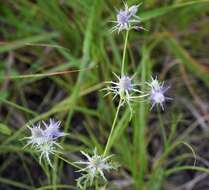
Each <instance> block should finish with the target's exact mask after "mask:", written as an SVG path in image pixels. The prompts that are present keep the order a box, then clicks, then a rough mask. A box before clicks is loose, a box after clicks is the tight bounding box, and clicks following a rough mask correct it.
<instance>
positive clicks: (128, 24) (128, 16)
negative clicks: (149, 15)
mask: <svg viewBox="0 0 209 190" xmlns="http://www.w3.org/2000/svg"><path fill="white" fill-rule="evenodd" d="M124 5H125V9H124V10H119V11H117V16H116V21H113V22H114V23H115V26H114V27H113V28H112V32H114V31H116V30H117V31H118V33H119V32H121V31H122V30H130V29H144V28H143V27H139V26H136V25H135V24H137V23H140V17H138V16H136V13H137V11H138V8H139V6H140V5H141V4H139V5H133V6H131V7H128V5H127V4H126V3H124Z"/></svg>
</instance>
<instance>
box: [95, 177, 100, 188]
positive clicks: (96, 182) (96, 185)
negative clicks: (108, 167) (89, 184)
mask: <svg viewBox="0 0 209 190" xmlns="http://www.w3.org/2000/svg"><path fill="white" fill-rule="evenodd" d="M95 190H99V184H98V179H96V181H95Z"/></svg>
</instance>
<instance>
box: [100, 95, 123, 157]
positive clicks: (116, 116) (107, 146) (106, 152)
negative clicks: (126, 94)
mask: <svg viewBox="0 0 209 190" xmlns="http://www.w3.org/2000/svg"><path fill="white" fill-rule="evenodd" d="M121 105H122V100H121V99H120V102H119V104H118V107H117V111H116V114H115V118H114V120H113V124H112V127H111V131H110V135H109V137H108V140H107V144H106V147H105V150H104V153H103V155H104V156H106V155H107V154H108V152H109V150H110V148H111V144H110V142H111V138H112V135H113V131H114V128H115V125H116V121H117V118H118V113H119V111H120V107H121Z"/></svg>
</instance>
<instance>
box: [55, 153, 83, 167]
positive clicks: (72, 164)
mask: <svg viewBox="0 0 209 190" xmlns="http://www.w3.org/2000/svg"><path fill="white" fill-rule="evenodd" d="M55 155H56V157H58V158H59V159H61V160H63V161H64V162H66V163H67V164H69V165H71V166H73V167H75V168H78V169H81V167H79V166H77V165H76V164H74V163H72V162H70V161H68V160H67V159H65V158H63V157H62V156H60V155H58V154H55Z"/></svg>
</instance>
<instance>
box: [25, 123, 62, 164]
mask: <svg viewBox="0 0 209 190" xmlns="http://www.w3.org/2000/svg"><path fill="white" fill-rule="evenodd" d="M60 123H61V122H60V121H57V122H56V121H55V120H53V119H50V120H49V122H46V121H42V123H41V122H39V123H38V124H35V125H33V126H32V127H30V126H27V127H28V128H29V129H30V132H31V136H29V137H25V138H24V139H27V140H28V142H27V144H26V145H25V146H24V148H25V147H27V146H28V145H31V146H32V148H34V149H35V151H37V152H39V153H40V157H39V161H40V162H41V161H42V158H45V159H46V161H47V162H48V163H49V165H50V166H51V167H52V163H51V160H50V155H51V154H54V153H55V152H57V153H58V150H57V148H62V147H61V146H60V144H59V143H58V142H57V139H58V138H59V137H62V136H64V135H66V133H63V132H61V131H60V130H59V128H60ZM41 124H43V125H44V126H45V128H42V126H41Z"/></svg>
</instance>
